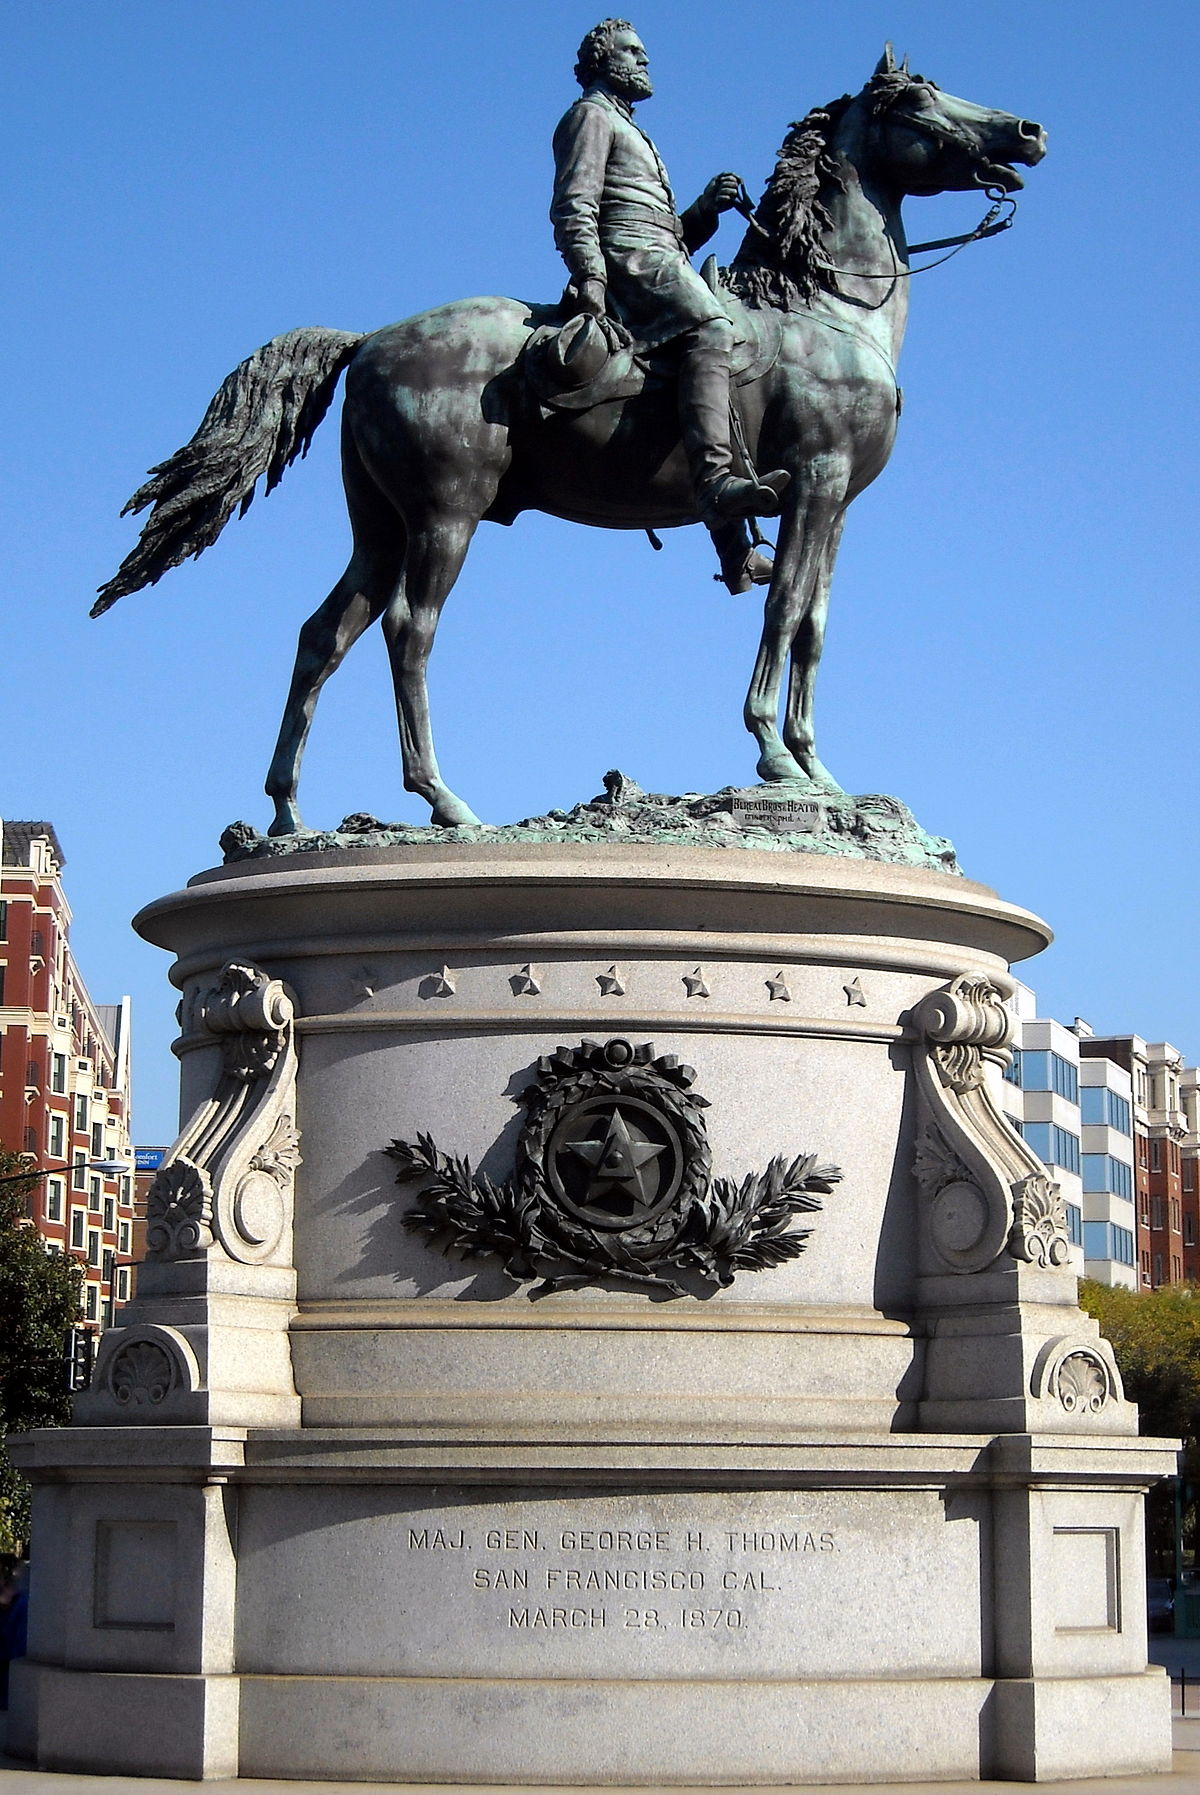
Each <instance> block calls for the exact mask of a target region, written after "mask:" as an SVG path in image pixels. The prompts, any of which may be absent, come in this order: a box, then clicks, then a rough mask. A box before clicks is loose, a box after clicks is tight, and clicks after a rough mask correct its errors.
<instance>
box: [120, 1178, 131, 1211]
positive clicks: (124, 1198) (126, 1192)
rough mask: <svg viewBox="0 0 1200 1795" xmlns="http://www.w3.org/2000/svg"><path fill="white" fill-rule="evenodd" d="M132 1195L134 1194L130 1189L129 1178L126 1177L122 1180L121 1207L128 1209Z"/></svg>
mask: <svg viewBox="0 0 1200 1795" xmlns="http://www.w3.org/2000/svg"><path fill="white" fill-rule="evenodd" d="M131 1194H132V1193H131V1191H130V1188H129V1178H128V1176H125V1177H123V1178H122V1179H121V1206H122V1208H123V1209H128V1207H129V1199H130V1196H131Z"/></svg>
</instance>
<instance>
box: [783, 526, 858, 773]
mask: <svg viewBox="0 0 1200 1795" xmlns="http://www.w3.org/2000/svg"><path fill="white" fill-rule="evenodd" d="M845 521H846V514H845V512H844V511H843V512H842V513H841V514H840V515H839V516H838V517H837V518H835V520H834V522H833V525H832V527H831V529H830V531H829V536H828V539H827V541H826V544H825V553H824V554H823V555H822V557H821V565H820V567H819V569H818V571H817V579H816V586H815V588H814V591H813V596H812V602H811V603H810V604H809V607H808V609H807V611H806V612H805V613H804V616H803V618H802V619H801V623H800V627H799V629H798V630H797V631H796V636H795V640H794V641H793V643H792V670H791V676H790V678H789V681H788V696H787V708H786V710H785V712H784V722H783V740H784V745H785V746H786V747H787V748H788V749H789V751H790V752H791V755H792V758H793V759H794V760H795V761H796V762H797V763H798V764H799V765H800V767H801V768H802V769H803V771H804V772H805V773H806V774H807V775H808V777H809V778H810V779H812V780H813V781H814V782H815V783H816V784H817V785H820V786H823V787H824V788H825V790H827V791H831V792H840V791H841V789H842V788H841V786H840V785H839V784H838V782H837V780H836V779H835V778H834V776H833V774H832V773H831V772H830V771H829V768H828V767H827V766H825V765H824V764H823V762H822V761H821V760H820V759H819V757H818V755H817V747H816V733H815V730H814V727H813V692H814V690H815V687H816V683H817V668H818V666H819V665H820V662H821V650H822V648H823V647H824V645H825V620H826V618H827V616H828V614H829V587H830V583H831V581H832V579H833V564H834V562H835V561H836V559H837V552H838V545H839V543H840V542H841V540H842V527H843V525H844V523H845Z"/></svg>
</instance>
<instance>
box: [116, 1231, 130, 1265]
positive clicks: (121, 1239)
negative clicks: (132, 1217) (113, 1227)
mask: <svg viewBox="0 0 1200 1795" xmlns="http://www.w3.org/2000/svg"><path fill="white" fill-rule="evenodd" d="M117 1251H118V1253H120V1255H121V1257H122V1259H127V1258H128V1257H129V1223H128V1222H122V1223H121V1226H120V1228H119V1229H118V1231H117Z"/></svg>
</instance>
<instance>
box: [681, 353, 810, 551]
mask: <svg viewBox="0 0 1200 1795" xmlns="http://www.w3.org/2000/svg"><path fill="white" fill-rule="evenodd" d="M732 352H733V326H732V324H730V323H728V322H727V320H725V319H723V318H722V319H713V320H711V321H708V322H706V323H704V324H701V325H699V326H698V327H697V328H696V329H695V330H694V331H690V332H689V333H688V335H687V336H686V337H685V338H684V343H683V360H682V363H681V365H680V370H679V421H680V426H681V428H682V431H683V446H684V449H685V451H686V453H687V458H688V467H689V469H690V470H691V475H692V484H693V486H694V487H695V490H696V502H697V504H698V506H699V509H700V515H701V517H702V518H703V520H704V522H705V523H706V524H707V525H708V526H709V528H710V529H711V528H712V527H713V526H714V525H717V526H719V525H721V524H722V523H724V522H727V521H728V520H730V519H732V518H740V517H775V516H777V515H778V512H779V508H780V505H779V495H780V494H781V493H782V491H783V489H784V487H785V486H786V485H787V483H788V479H789V475H788V474H787V473H786V472H785V471H784V469H782V468H776V469H775V470H774V471H773V472H772V473H769V474H763V475H761V476H760V475H758V474H755V475H754V476H753V477H752V478H750V479H743V478H741V477H740V476H739V475H737V474H735V473H734V472H733V445H732V441H731V429H730V420H729V358H730V355H731V354H732Z"/></svg>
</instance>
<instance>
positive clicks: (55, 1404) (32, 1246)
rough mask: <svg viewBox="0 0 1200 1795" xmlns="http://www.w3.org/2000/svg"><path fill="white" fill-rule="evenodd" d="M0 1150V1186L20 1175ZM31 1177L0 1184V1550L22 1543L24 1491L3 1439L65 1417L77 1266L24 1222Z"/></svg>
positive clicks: (33, 1184) (12, 1158) (79, 1275)
mask: <svg viewBox="0 0 1200 1795" xmlns="http://www.w3.org/2000/svg"><path fill="white" fill-rule="evenodd" d="M21 1165H22V1161H21V1160H20V1159H18V1158H17V1156H16V1154H14V1153H9V1152H7V1151H6V1149H5V1148H4V1147H3V1146H0V1180H3V1179H5V1178H8V1177H11V1175H12V1174H13V1173H14V1172H19V1171H20V1170H21ZM37 1183H38V1181H37V1179H36V1178H21V1179H17V1180H14V1181H13V1182H11V1183H4V1182H0V1551H4V1552H11V1551H16V1550H18V1549H19V1547H20V1546H21V1545H23V1544H24V1543H25V1541H26V1540H27V1539H28V1537H29V1486H28V1484H27V1483H26V1481H25V1479H24V1478H23V1477H22V1476H21V1475H20V1473H19V1472H18V1471H16V1470H15V1469H14V1468H13V1466H12V1465H11V1464H10V1463H9V1461H8V1455H7V1453H6V1452H5V1451H4V1444H3V1442H4V1436H5V1435H6V1434H9V1433H21V1432H23V1431H24V1430H25V1429H26V1428H29V1427H56V1426H61V1424H62V1423H63V1422H64V1421H67V1420H69V1419H70V1414H71V1397H70V1393H69V1392H68V1390H67V1386H66V1377H65V1374H64V1367H63V1339H64V1336H65V1334H66V1331H67V1329H68V1328H69V1327H70V1326H71V1324H72V1322H73V1321H75V1319H76V1317H77V1316H78V1314H79V1300H80V1293H81V1291H82V1288H83V1266H82V1264H81V1263H80V1261H79V1260H78V1259H75V1258H72V1257H71V1256H70V1255H69V1254H67V1253H61V1252H59V1251H58V1250H57V1249H56V1248H54V1249H51V1250H50V1251H47V1249H46V1246H45V1243H44V1242H43V1240H42V1238H41V1236H40V1235H39V1234H38V1232H37V1230H36V1229H35V1228H31V1227H29V1226H28V1224H27V1221H26V1203H27V1200H28V1197H29V1195H30V1193H31V1192H33V1191H34V1190H36V1188H37Z"/></svg>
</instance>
